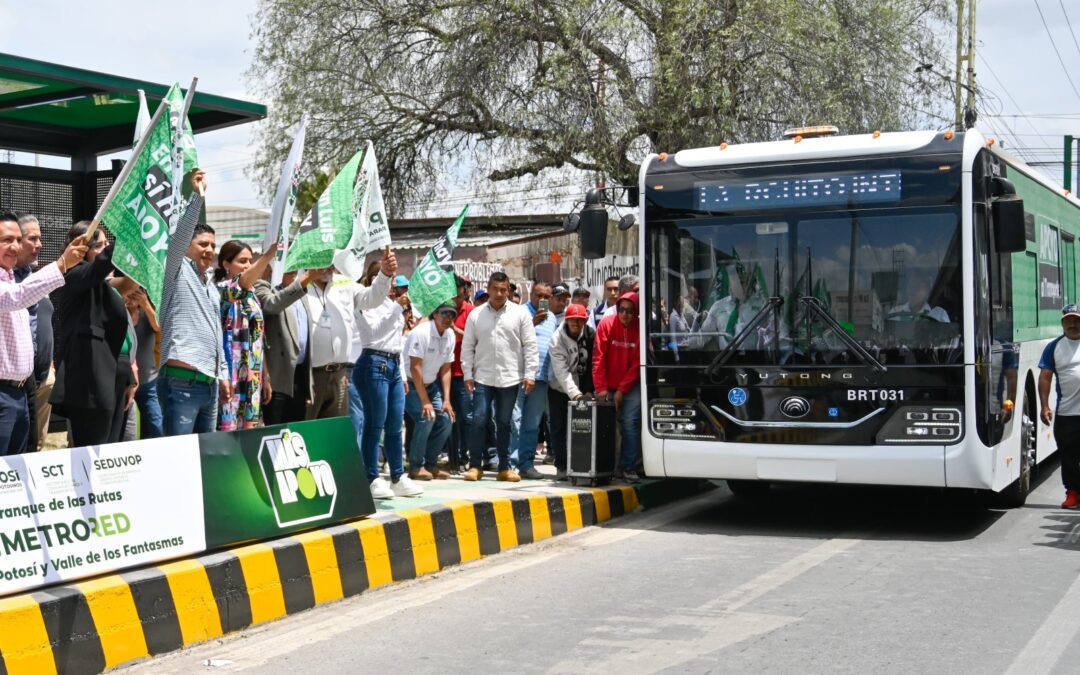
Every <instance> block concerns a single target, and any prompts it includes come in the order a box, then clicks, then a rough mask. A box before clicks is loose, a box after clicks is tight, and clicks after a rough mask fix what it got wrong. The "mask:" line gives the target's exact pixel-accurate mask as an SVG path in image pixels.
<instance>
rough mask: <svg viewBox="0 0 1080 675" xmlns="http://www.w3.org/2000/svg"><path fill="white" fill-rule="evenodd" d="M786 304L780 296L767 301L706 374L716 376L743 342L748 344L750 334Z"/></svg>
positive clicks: (713, 362) (719, 355) (717, 356)
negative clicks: (770, 313) (717, 371)
mask: <svg viewBox="0 0 1080 675" xmlns="http://www.w3.org/2000/svg"><path fill="white" fill-rule="evenodd" d="M783 304H784V299H783V298H781V297H780V296H778V295H774V296H772V297H771V298H769V299H768V300H766V301H765V304H764V305H763V306H762V308H761V309H759V310H758V311H757V314H755V315H754V316H753V318H751V319H750V322H749V323H747V324H746V327H745V328H743V329H742V330H741V331H739V334H738V335H736V336H735V338H734V339H732V341H731V342H730V343H729V344H728V346H727V347H725V348H724V349H723V351H721V352H720V353H719V354H717V355H716V358H715V359H713V361H712V363H710V364H709V368H708V370H706V371H705V372H706V373H707V374H709V375H714V374H715V373H716V370H717V369H718V368H719V367H720V366H722V365H724V364H725V363H727V362H728V360H730V359H731V356H732V355H733V354H734V353H735V350H736V349H738V348H739V345H741V344H742V343H743V342H746V338H748V337H750V334H751V333H753V332H754V330H755V329H756V328H757V327H758V324H760V323H761V322H762V321H764V320H765V318H766V317H767V316H769V312H771V311H774V310H778V309H780V306H781V305H783Z"/></svg>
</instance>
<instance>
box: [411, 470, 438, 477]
mask: <svg viewBox="0 0 1080 675" xmlns="http://www.w3.org/2000/svg"><path fill="white" fill-rule="evenodd" d="M409 478H411V479H413V480H431V479H432V478H433V476H432V475H431V472H430V471H428V470H427V469H417V470H416V471H410V472H409Z"/></svg>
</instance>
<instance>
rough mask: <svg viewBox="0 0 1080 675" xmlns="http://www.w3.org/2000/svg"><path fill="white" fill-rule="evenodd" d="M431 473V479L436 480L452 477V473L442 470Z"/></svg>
mask: <svg viewBox="0 0 1080 675" xmlns="http://www.w3.org/2000/svg"><path fill="white" fill-rule="evenodd" d="M429 473H431V477H432V478H433V479H434V480H446V479H447V478H449V477H450V472H448V471H443V470H442V469H435V470H434V471H431V472H429Z"/></svg>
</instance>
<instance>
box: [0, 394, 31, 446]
mask: <svg viewBox="0 0 1080 675" xmlns="http://www.w3.org/2000/svg"><path fill="white" fill-rule="evenodd" d="M29 436H30V410H29V408H27V405H26V389H25V388H23V389H18V388H15V387H7V386H0V455H16V454H18V453H20V452H25V451H26V439H27V438H28V437H29ZM34 450H37V448H34Z"/></svg>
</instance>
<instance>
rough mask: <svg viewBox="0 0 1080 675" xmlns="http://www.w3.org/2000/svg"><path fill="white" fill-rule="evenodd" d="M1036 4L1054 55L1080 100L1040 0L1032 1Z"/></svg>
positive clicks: (1078, 90)
mask: <svg viewBox="0 0 1080 675" xmlns="http://www.w3.org/2000/svg"><path fill="white" fill-rule="evenodd" d="M1032 1H1033V2H1034V3H1035V9H1037V10H1038V11H1039V19H1041V20H1042V25H1043V28H1044V29H1046V36H1047V37H1048V38H1050V46H1051V47H1053V48H1054V53H1055V54H1057V57H1058V63H1060V64H1061V70H1062V72H1064V73H1065V79H1067V80H1068V81H1069V86H1071V87H1072V90H1073V93H1074V94H1076V98H1078V99H1080V89H1077V88H1076V83H1075V82H1073V79H1072V75H1069V69H1068V68H1067V67H1066V66H1065V59H1063V58H1061V52H1060V51H1058V48H1057V43H1056V42H1054V35H1053V33H1051V32H1050V26H1049V25H1048V24H1047V23H1046V17H1045V16H1043V11H1042V7H1040V6H1039V0H1032Z"/></svg>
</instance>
